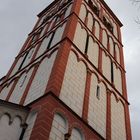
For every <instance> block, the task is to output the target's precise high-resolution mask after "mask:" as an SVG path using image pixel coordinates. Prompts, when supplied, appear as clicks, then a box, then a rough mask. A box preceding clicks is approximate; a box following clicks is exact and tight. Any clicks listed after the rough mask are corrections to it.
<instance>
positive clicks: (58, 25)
mask: <svg viewBox="0 0 140 140" xmlns="http://www.w3.org/2000/svg"><path fill="white" fill-rule="evenodd" d="M38 17H39V19H38V21H37V23H36V25H35V27H34V28H33V31H32V32H31V33H30V34H29V36H28V38H27V40H26V42H25V44H24V45H23V47H22V49H21V51H20V52H19V54H18V56H17V57H16V59H15V61H14V63H13V65H12V67H11V69H10V70H9V72H8V74H7V75H6V76H5V77H4V78H3V79H1V82H0V83H1V85H0V99H1V100H0V108H1V109H0V137H1V139H2V140H4V139H9V138H11V139H12V140H101V139H103V140H131V139H132V138H131V128H130V118H129V108H128V106H129V102H128V99H127V90H126V79H125V67H124V59H123V45H122V41H121V31H120V28H121V26H122V23H121V22H120V21H119V20H118V18H117V17H116V16H115V15H114V14H113V12H112V11H111V10H110V8H109V7H108V6H107V4H106V3H105V2H104V0H55V1H54V2H53V3H52V4H50V5H49V6H48V7H47V8H46V9H44V10H43V11H42V12H41V13H40V14H39V15H38Z"/></svg>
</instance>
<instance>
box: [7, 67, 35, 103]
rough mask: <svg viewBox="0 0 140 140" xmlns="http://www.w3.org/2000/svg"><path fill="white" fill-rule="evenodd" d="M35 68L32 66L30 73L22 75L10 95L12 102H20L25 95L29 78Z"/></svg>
mask: <svg viewBox="0 0 140 140" xmlns="http://www.w3.org/2000/svg"><path fill="white" fill-rule="evenodd" d="M33 69H34V68H32V69H31V70H30V71H29V72H28V73H23V74H22V75H21V77H20V78H19V80H18V82H17V84H16V87H15V89H14V91H13V92H12V95H11V96H10V99H9V101H10V102H12V103H16V104H18V103H19V102H20V100H21V98H22V96H23V93H24V91H25V89H26V87H27V84H28V82H29V79H30V77H31V75H32V72H33Z"/></svg>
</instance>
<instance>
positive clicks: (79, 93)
mask: <svg viewBox="0 0 140 140" xmlns="http://www.w3.org/2000/svg"><path fill="white" fill-rule="evenodd" d="M86 74H87V70H86V66H85V64H84V63H83V62H82V61H80V62H77V57H76V55H75V54H74V53H73V52H71V53H70V55H69V60H68V63H67V67H66V72H65V75H64V80H63V84H62V88H61V92H60V99H61V100H62V101H63V102H64V103H65V104H66V105H68V106H69V107H70V108H71V109H72V110H73V111H74V112H75V113H77V114H78V115H79V116H82V109H83V100H84V92H85V82H86Z"/></svg>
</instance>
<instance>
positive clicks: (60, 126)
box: [49, 113, 68, 140]
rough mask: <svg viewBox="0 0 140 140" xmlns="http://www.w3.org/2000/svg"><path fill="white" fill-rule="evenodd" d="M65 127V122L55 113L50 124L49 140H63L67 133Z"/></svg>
mask: <svg viewBox="0 0 140 140" xmlns="http://www.w3.org/2000/svg"><path fill="white" fill-rule="evenodd" d="M67 125H68V124H67V120H66V119H65V118H64V117H63V116H62V115H61V114H59V113H56V114H55V115H54V119H53V122H52V128H51V132H50V136H49V140H52V139H53V138H54V137H55V138H56V139H58V140H64V137H65V134H66V133H67V132H68V126H67Z"/></svg>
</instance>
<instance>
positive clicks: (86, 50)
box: [85, 36, 89, 54]
mask: <svg viewBox="0 0 140 140" xmlns="http://www.w3.org/2000/svg"><path fill="white" fill-rule="evenodd" d="M88 44H89V36H87V39H86V46H85V54H87V52H88Z"/></svg>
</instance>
